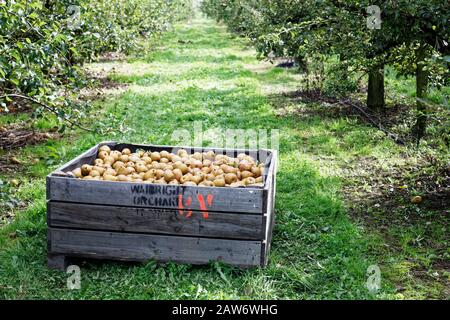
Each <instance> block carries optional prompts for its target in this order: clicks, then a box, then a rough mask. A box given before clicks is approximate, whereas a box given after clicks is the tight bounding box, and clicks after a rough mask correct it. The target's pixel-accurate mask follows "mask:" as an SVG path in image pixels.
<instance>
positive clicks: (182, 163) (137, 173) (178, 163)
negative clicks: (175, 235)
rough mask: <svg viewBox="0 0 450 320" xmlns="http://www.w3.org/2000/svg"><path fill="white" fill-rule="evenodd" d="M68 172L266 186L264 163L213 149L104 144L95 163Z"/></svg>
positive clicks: (101, 177) (94, 177) (141, 180)
mask: <svg viewBox="0 0 450 320" xmlns="http://www.w3.org/2000/svg"><path fill="white" fill-rule="evenodd" d="M68 174H70V175H72V176H74V177H76V178H80V179H84V180H104V181H117V182H136V183H153V184H170V185H185V186H200V187H231V188H237V187H263V186H264V163H258V162H257V161H256V160H255V159H254V158H252V157H251V156H249V155H247V154H245V153H240V154H238V155H237V157H236V158H232V157H229V156H227V155H224V154H216V153H214V152H213V151H208V152H203V153H200V152H195V153H192V154H189V153H188V152H187V150H185V149H179V150H178V151H177V152H176V154H175V153H170V152H168V151H160V152H157V151H154V152H150V151H144V150H137V151H136V152H131V150H130V149H128V148H125V149H123V150H122V151H119V150H112V149H111V148H110V147H108V146H101V147H100V148H99V152H98V158H97V159H96V160H95V161H94V164H92V165H89V164H85V165H83V166H81V167H79V168H76V169H75V170H73V171H71V172H69V173H68Z"/></svg>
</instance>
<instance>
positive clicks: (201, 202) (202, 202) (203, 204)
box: [178, 194, 214, 219]
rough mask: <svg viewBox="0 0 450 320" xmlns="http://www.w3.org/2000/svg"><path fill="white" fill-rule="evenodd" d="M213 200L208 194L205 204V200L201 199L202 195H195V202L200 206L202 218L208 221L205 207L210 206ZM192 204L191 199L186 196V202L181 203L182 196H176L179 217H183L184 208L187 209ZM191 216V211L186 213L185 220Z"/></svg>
mask: <svg viewBox="0 0 450 320" xmlns="http://www.w3.org/2000/svg"><path fill="white" fill-rule="evenodd" d="M213 199H214V196H213V195H212V194H208V195H207V196H206V202H205V198H204V197H203V195H202V194H199V195H197V200H198V203H199V206H200V211H201V212H202V213H203V218H205V219H208V217H209V212H208V208H207V207H206V205H208V207H211V206H212V203H213ZM191 204H192V197H191V196H188V197H187V199H186V201H183V195H181V194H180V195H179V196H178V212H179V213H180V214H181V215H184V207H185V206H186V207H189V206H190V205H191ZM191 216H192V210H189V211H187V214H186V218H189V217H191Z"/></svg>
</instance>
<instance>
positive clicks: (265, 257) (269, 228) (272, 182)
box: [261, 151, 278, 266]
mask: <svg viewBox="0 0 450 320" xmlns="http://www.w3.org/2000/svg"><path fill="white" fill-rule="evenodd" d="M272 155H273V157H272V161H271V162H272V163H271V170H270V173H269V175H268V178H267V188H268V189H269V192H268V197H267V207H266V208H267V213H266V214H265V215H264V220H265V237H264V239H265V240H264V241H263V246H262V250H263V251H262V253H261V265H262V266H266V265H267V263H268V262H269V253H270V247H271V243H272V234H273V227H274V224H275V192H276V181H277V169H278V163H277V161H278V158H277V152H276V151H274V152H273V154H272Z"/></svg>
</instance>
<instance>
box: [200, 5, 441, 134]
mask: <svg viewBox="0 0 450 320" xmlns="http://www.w3.org/2000/svg"><path fill="white" fill-rule="evenodd" d="M449 5H450V4H449V2H448V1H443V0H395V1H394V0H388V1H378V0H277V1H273V0H258V1H256V0H204V1H203V4H202V9H203V11H204V12H205V13H206V14H207V15H209V16H211V17H213V18H215V19H217V20H219V21H223V22H225V23H226V24H227V25H228V26H229V28H230V29H231V30H232V31H234V32H237V33H239V34H242V35H245V36H247V37H249V38H250V39H252V41H253V42H254V44H255V47H256V48H257V50H258V53H259V54H260V55H261V56H263V57H268V58H271V57H293V58H295V59H296V61H298V63H299V65H300V66H301V67H302V68H304V69H305V71H308V69H314V68H316V69H317V66H319V73H322V74H324V75H325V78H326V81H325V82H326V86H327V87H328V89H329V91H330V90H331V91H334V92H333V93H339V94H345V93H348V92H349V91H351V90H355V89H356V80H355V79H358V77H359V78H360V77H361V74H363V75H368V90H367V106H368V107H369V108H373V109H383V108H385V90H384V85H385V82H384V69H385V66H386V65H391V66H393V67H395V68H396V69H397V70H398V72H399V74H402V75H415V76H416V79H417V81H416V83H417V94H416V95H417V102H416V104H417V122H416V125H415V126H414V129H415V133H416V134H417V137H418V138H419V139H420V138H421V137H423V135H424V134H425V131H426V124H427V114H428V112H429V102H428V101H427V92H428V88H429V86H430V85H432V86H435V87H437V88H439V87H440V86H443V85H449V77H448V76H449V68H448V66H449V65H448V63H449V62H450V57H449V55H450V45H449V43H448V42H449V33H450V26H449V21H450V10H449ZM324 61H327V64H326V65H327V66H326V67H324V64H323V62H324ZM330 62H331V63H330Z"/></svg>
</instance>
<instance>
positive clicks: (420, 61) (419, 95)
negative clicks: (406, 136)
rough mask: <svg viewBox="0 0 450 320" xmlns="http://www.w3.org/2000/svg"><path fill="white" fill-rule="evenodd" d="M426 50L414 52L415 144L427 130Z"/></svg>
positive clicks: (422, 48)
mask: <svg viewBox="0 0 450 320" xmlns="http://www.w3.org/2000/svg"><path fill="white" fill-rule="evenodd" d="M426 57H427V49H426V47H425V46H423V45H422V46H420V47H419V49H417V51H416V58H417V69H416V99H417V100H416V108H417V120H416V124H415V131H416V132H415V133H416V137H417V142H419V141H420V139H422V138H423V137H424V136H425V133H426V130H427V113H428V111H427V103H426V101H425V99H426V98H427V95H428V71H427V70H425V69H424V62H425V58H426Z"/></svg>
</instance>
